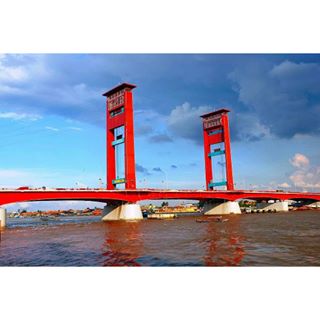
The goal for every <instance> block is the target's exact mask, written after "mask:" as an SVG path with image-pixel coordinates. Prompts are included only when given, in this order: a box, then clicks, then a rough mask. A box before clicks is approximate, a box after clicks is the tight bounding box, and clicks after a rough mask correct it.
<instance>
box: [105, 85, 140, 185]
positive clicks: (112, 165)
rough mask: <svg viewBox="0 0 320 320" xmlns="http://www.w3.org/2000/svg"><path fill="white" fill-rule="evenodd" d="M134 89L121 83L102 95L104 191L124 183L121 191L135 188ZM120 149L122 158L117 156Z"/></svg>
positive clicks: (133, 86)
mask: <svg viewBox="0 0 320 320" xmlns="http://www.w3.org/2000/svg"><path fill="white" fill-rule="evenodd" d="M135 87H136V86H135V85H133V84H129V83H122V84H120V85H118V86H116V87H115V88H113V89H111V90H109V91H107V92H106V93H104V94H103V96H105V97H107V105H106V106H107V112H106V113H107V184H106V185H107V189H108V190H113V189H116V186H117V185H118V184H124V185H125V189H136V169H135V157H134V130H133V98H132V90H133V89H134V88H135ZM121 150H123V151H124V152H123V153H124V159H122V158H121V156H120V153H121ZM120 158H121V159H120ZM122 160H123V161H122ZM120 162H121V163H120ZM123 162H124V163H123ZM122 167H124V170H122Z"/></svg>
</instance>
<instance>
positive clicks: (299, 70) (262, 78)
mask: <svg viewBox="0 0 320 320" xmlns="http://www.w3.org/2000/svg"><path fill="white" fill-rule="evenodd" d="M230 77H231V79H232V80H233V81H234V82H235V87H234V90H236V91H237V92H238V94H239V100H240V101H241V102H242V103H243V104H245V105H247V106H248V107H249V108H250V113H251V115H252V116H253V117H255V118H256V121H253V123H254V124H256V123H257V122H258V123H259V125H260V126H262V127H264V129H265V130H269V131H270V133H271V134H273V135H275V136H278V137H280V138H292V137H293V136H294V135H296V134H319V133H320V123H319V118H320V64H317V63H295V62H291V61H284V62H282V63H280V64H277V65H273V66H269V67H268V68H266V67H265V66H261V67H259V66H258V67H256V68H255V69H250V70H243V69H237V70H235V71H234V72H233V73H232V74H231V75H230ZM239 131H240V130H239ZM262 137H263V134H262ZM257 138H259V136H257Z"/></svg>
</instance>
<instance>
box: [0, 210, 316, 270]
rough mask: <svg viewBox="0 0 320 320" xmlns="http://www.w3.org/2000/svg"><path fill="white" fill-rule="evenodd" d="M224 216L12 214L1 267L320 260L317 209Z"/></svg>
mask: <svg viewBox="0 0 320 320" xmlns="http://www.w3.org/2000/svg"><path fill="white" fill-rule="evenodd" d="M228 219H229V220H228V221H226V222H224V223H221V222H216V221H215V219H213V218H212V217H202V218H201V220H202V222H204V223H197V217H181V218H178V219H173V220H143V221H137V222H128V221H114V222H101V221H100V219H99V217H65V218H60V219H58V220H56V221H48V222H43V221H41V220H37V219H9V227H8V228H7V229H6V230H4V231H3V232H2V240H1V242H0V266H243V265H251V266H258V265H262V266H263V265H264V266H268V265H269V266H280V265H283V266H286V265H287V266H290V265H292V266H298V265H320V212H294V213H291V212H289V213H279V214H252V215H242V216H229V217H228Z"/></svg>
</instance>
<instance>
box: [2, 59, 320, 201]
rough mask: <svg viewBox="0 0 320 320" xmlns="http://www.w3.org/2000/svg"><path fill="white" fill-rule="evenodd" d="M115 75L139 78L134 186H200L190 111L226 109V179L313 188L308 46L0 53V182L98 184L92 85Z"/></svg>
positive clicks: (317, 101) (98, 110) (316, 178)
mask: <svg viewBox="0 0 320 320" xmlns="http://www.w3.org/2000/svg"><path fill="white" fill-rule="evenodd" d="M122 82H129V83H133V84H135V85H136V86H137V88H136V89H134V91H133V94H134V110H135V113H134V121H135V148H136V170H137V185H138V187H152V188H157V187H160V188H170V189H203V188H204V185H205V176H204V158H203V157H204V155H203V145H202V129H201V119H200V115H202V114H204V113H206V112H210V111H213V110H217V109H219V108H221V107H226V108H228V109H230V110H231V112H230V114H229V117H230V130H231V148H232V159H233V172H234V180H235V187H236V188H238V189H243V188H246V189H279V188H280V189H286V190H297V191H320V148H319V135H320V55H311V54H308V55H296V54H287V55H286V54H281V55H275V54H271V55H270V54H269V55H263V54H257V55H256V54H254V55H237V54H230V55H225V54H185V55H183V54H167V55H164V54H161V55H157V54H148V55H143V54H135V55H133V54H132V55H130V54H41V55H15V54H4V55H0V126H1V128H2V130H1V131H0V141H1V142H0V143H1V148H0V154H1V156H0V187H18V186H22V185H27V186H32V187H41V186H47V187H79V186H80V187H98V186H99V178H101V179H102V180H103V182H104V181H105V172H106V169H105V166H106V163H105V161H106V160H105V159H106V157H105V97H103V96H102V93H104V92H105V91H107V90H108V89H110V88H112V87H114V86H116V85H118V84H120V83H122ZM219 171H220V168H218V167H217V168H216V172H217V173H218V172H219ZM63 205H66V204H65V203H64V204H63ZM69 205H70V206H74V203H73V202H70V203H69ZM22 206H26V204H22ZM39 206H40V207H41V205H39Z"/></svg>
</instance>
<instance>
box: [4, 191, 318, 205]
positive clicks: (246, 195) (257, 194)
mask: <svg viewBox="0 0 320 320" xmlns="http://www.w3.org/2000/svg"><path fill="white" fill-rule="evenodd" d="M162 199H163V200H173V199H181V200H210V199H217V200H226V201H236V200H240V199H252V200H259V199H261V200H271V199H273V200H314V201H320V193H308V192H283V191H275V190H268V191H257V190H234V191H206V190H165V189H136V190H105V189H62V188H59V189H45V190H43V189H26V190H16V189H15V190H14V189H0V205H4V204H9V203H14V202H26V201H58V200H85V201H99V202H110V201H124V202H137V201H142V200H162Z"/></svg>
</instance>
